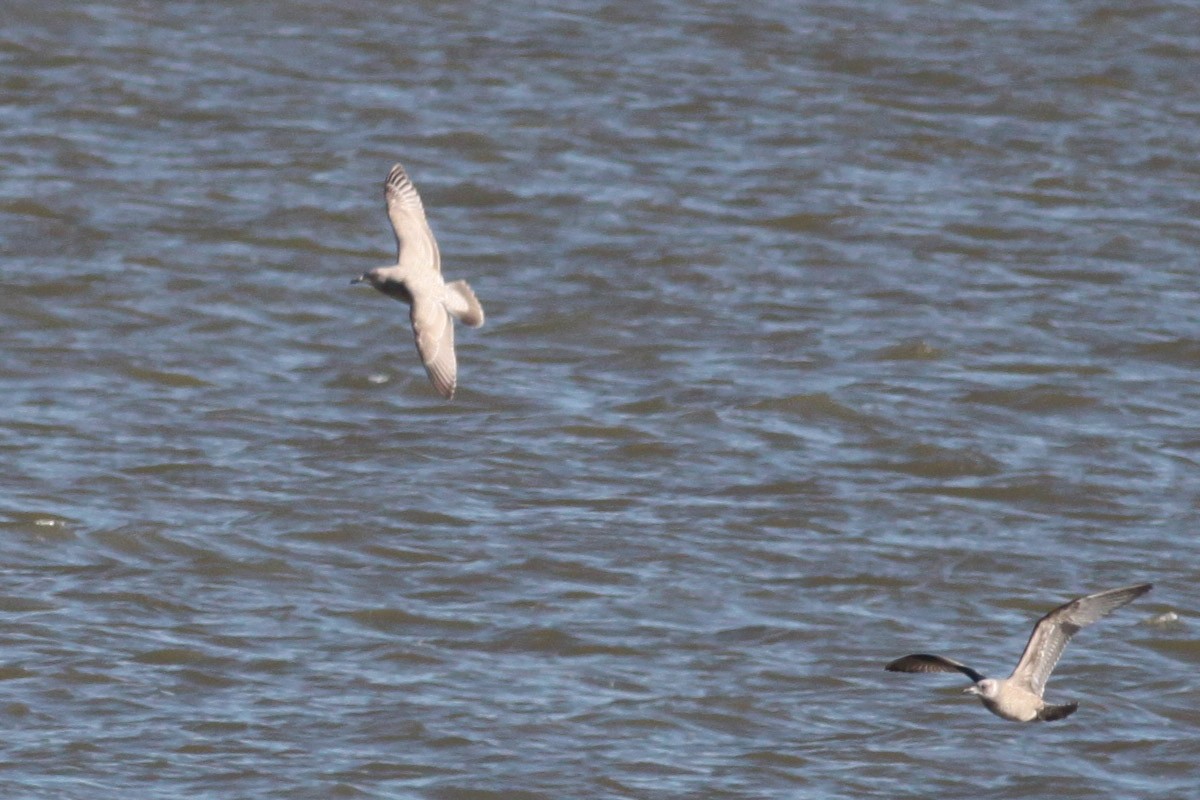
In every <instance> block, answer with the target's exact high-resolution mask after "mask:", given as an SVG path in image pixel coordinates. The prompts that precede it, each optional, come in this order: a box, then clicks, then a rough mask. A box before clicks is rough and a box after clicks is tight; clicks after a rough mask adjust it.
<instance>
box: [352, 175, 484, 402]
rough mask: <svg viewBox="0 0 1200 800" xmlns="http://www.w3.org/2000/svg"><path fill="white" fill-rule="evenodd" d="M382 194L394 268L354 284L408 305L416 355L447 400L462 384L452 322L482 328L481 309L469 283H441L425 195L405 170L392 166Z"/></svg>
mask: <svg viewBox="0 0 1200 800" xmlns="http://www.w3.org/2000/svg"><path fill="white" fill-rule="evenodd" d="M383 194H384V197H385V198H386V199H387V213H388V219H390V220H391V222H392V230H393V231H394V232H395V234H396V263H395V264H389V265H387V266H383V267H375V268H374V269H371V270H367V271H366V272H364V273H363V274H362V275H359V276H358V277H357V278H355V279H353V280H352V281H350V282H351V283H369V284H371V285H372V286H374V287H375V288H376V289H378V290H379V291H381V292H383V293H384V294H386V295H387V296H388V297H391V298H393V299H395V300H400V301H403V302H405V303H407V304H408V305H409V308H410V312H409V318H410V320H411V321H412V329H413V336H414V337H415V338H416V340H417V353H419V354H420V356H421V362H422V363H423V364H424V365H425V371H426V372H427V373H429V381H430V383H432V384H433V388H435V389H437V390H438V393H439V394H441V396H442V397H444V398H446V399H447V400H449V399H450V398H451V397H454V387H455V386H456V385H457V382H458V362H457V360H456V359H455V357H454V320H455V319H458V320H461V321H462V322H463V323H465V324H467V325H470V326H471V327H472V328H478V327H479V326H480V325H482V324H483V306H481V305H479V301H478V300H476V299H475V293H474V292H472V291H471V287H470V286H468V285H467V282H466V281H454V282H452V283H446V282H445V281H444V280H442V258H441V255H440V254H439V253H438V246H437V240H436V239H434V238H433V231H432V230H430V228H429V223H428V222H427V221H426V220H425V207H424V206H423V205H421V196H420V195H419V194H417V188H416V187H415V186H413V183H412V181H411V180H410V179H409V177H408V174H407V173H406V172H405V171H404V167H402V166H401V165H399V164H396V165H395V166H394V167H392V171H391V172H389V173H388V176H387V180H385V181H384V183H383Z"/></svg>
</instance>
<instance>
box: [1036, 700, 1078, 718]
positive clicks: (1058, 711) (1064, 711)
mask: <svg viewBox="0 0 1200 800" xmlns="http://www.w3.org/2000/svg"><path fill="white" fill-rule="evenodd" d="M1077 708H1079V703H1064V704H1063V705H1061V706H1051V705H1045V706H1042V710H1041V711H1039V712H1038V715H1037V718H1038V719H1040V720H1041V721H1042V722H1054V721H1055V720H1058V719H1066V718H1067V717H1069V716H1071V715H1072V714H1074V713H1075V709H1077Z"/></svg>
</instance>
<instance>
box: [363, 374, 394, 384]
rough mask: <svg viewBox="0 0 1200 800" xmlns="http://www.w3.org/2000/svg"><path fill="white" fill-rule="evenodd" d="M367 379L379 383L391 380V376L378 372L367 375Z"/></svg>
mask: <svg viewBox="0 0 1200 800" xmlns="http://www.w3.org/2000/svg"><path fill="white" fill-rule="evenodd" d="M367 380H368V381H369V382H370V383H374V384H380V383H387V382H388V381H390V380H391V378H389V377H388V376H387V375H384V374H383V373H378V374H375V375H368V376H367Z"/></svg>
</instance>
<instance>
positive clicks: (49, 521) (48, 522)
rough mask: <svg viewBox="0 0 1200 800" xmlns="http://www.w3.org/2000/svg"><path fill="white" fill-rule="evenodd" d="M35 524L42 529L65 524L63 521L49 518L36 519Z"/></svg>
mask: <svg viewBox="0 0 1200 800" xmlns="http://www.w3.org/2000/svg"><path fill="white" fill-rule="evenodd" d="M33 524H34V525H41V526H42V527H54V526H55V525H62V524H63V523H62V520H58V519H48V518H45V517H43V518H42V519H35V520H34V521H33Z"/></svg>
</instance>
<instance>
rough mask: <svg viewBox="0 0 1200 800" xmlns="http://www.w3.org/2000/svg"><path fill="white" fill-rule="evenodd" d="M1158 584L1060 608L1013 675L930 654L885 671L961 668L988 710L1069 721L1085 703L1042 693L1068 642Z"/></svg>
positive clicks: (1040, 628)
mask: <svg viewBox="0 0 1200 800" xmlns="http://www.w3.org/2000/svg"><path fill="white" fill-rule="evenodd" d="M1152 588H1153V586H1152V585H1151V584H1149V583H1142V584H1138V585H1137V586H1126V587H1123V588H1121V589H1110V590H1109V591H1107V592H1098V593H1096V594H1089V595H1086V596H1085V597H1077V598H1076V599H1074V600H1072V601H1071V602H1069V603H1064V604H1063V605H1061V606H1059V607H1058V608H1056V609H1054V610H1053V611H1051V612H1050V613H1049V614H1047V615H1046V616H1044V617H1042V618H1041V619H1039V620H1038V621H1037V624H1036V625H1034V626H1033V633H1032V634H1031V635H1030V637H1029V642H1028V643H1027V644H1026V645H1025V652H1024V653H1022V654H1021V660H1020V661H1018V662H1017V666H1016V669H1014V670H1013V671H1012V675H1009V676H1008V677H1007V678H1003V679H997V678H985V677H984V676H983V675H982V674H981V673H979V672H976V671H975V670H973V669H971V668H970V667H968V666H966V665H965V664H962V663H959V662H958V661H955V660H954V659H952V658H946V657H944V656H931V655H929V654H927V653H916V654H914V655H911V656H904V657H903V658H898V659H896V660H895V661H893V662H892V663H890V664H888V665H887V666H886V667H884V669H886V670H888V671H889V672H961V673H962V674H964V675H966V676H967V677H968V678H970V679H971V681H972V682H973V683H974V686H970V687H968V688H967V689H964V690H963V691H964V692H966V693H967V694H974V695H978V696H979V699H980V700H981V701H983V704H984V706H986V707H987V710H988V711H991V712H992V713H993V714H995V715H996V716H998V717H1003V718H1004V719H1008V720H1013V721H1014V722H1033V721H1035V720H1040V721H1044V722H1050V721H1053V720H1058V719H1063V718H1064V717H1067V716H1069V715H1070V714H1071V713H1072V712H1074V711H1075V709H1077V708H1079V704H1078V703H1064V704H1062V705H1051V704H1049V703H1047V702H1046V701H1044V700H1042V692H1043V691H1045V689H1046V681H1047V680H1048V679H1049V678H1050V673H1051V672H1053V671H1054V667H1055V665H1056V664H1058V659H1059V658H1060V657H1061V656H1062V652H1063V648H1065V647H1066V646H1067V642H1068V641H1070V640H1071V637H1072V636H1074V635H1075V634H1076V633H1078V632H1079V630H1080V629H1081V628H1083V627H1084V626H1085V625H1091V624H1092V623H1093V622H1095V621H1096V620H1098V619H1100V618H1101V617H1104V616H1107V615H1108V614H1111V613H1112V612H1113V611H1116V610H1117V609H1118V608H1120V607H1121V606H1123V605H1125V604H1126V603H1129V602H1131V601H1133V600H1134V599H1136V598H1138V597H1141V596H1142V595H1144V594H1145V593H1146V592H1148V591H1150V589H1152Z"/></svg>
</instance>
